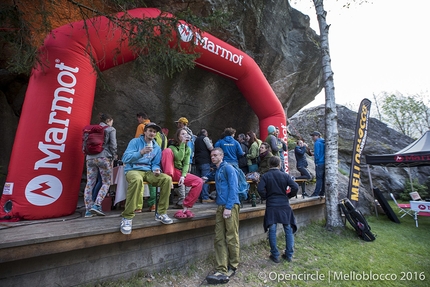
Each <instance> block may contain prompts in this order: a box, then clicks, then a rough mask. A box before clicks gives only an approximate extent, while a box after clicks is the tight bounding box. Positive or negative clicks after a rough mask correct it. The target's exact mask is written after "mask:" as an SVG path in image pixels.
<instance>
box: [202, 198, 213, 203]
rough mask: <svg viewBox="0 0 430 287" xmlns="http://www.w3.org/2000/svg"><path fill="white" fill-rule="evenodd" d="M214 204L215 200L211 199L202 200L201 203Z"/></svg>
mask: <svg viewBox="0 0 430 287" xmlns="http://www.w3.org/2000/svg"><path fill="white" fill-rule="evenodd" d="M214 202H215V200H213V199H210V198H209V199H202V203H214Z"/></svg>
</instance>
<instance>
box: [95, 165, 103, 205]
mask: <svg viewBox="0 0 430 287" xmlns="http://www.w3.org/2000/svg"><path fill="white" fill-rule="evenodd" d="M102 185H103V182H102V175H101V174H100V172H98V173H97V181H96V185H95V186H94V188H93V201H94V202H95V201H96V199H97V195H98V194H99V190H100V188H101V187H102Z"/></svg>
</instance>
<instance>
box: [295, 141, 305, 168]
mask: <svg viewBox="0 0 430 287" xmlns="http://www.w3.org/2000/svg"><path fill="white" fill-rule="evenodd" d="M305 154H306V147H305V146H302V147H300V146H296V147H295V148H294V155H295V156H296V161H297V164H296V166H297V168H300V167H305V168H306V167H308V161H307V159H306V155H305Z"/></svg>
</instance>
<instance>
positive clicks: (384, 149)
mask: <svg viewBox="0 0 430 287" xmlns="http://www.w3.org/2000/svg"><path fill="white" fill-rule="evenodd" d="M337 114H338V131H339V138H338V142H339V150H338V152H339V155H338V157H339V199H342V198H345V197H346V194H347V189H348V182H349V172H350V167H351V164H352V163H351V155H352V146H353V140H354V134H355V125H356V120H357V112H354V111H351V110H349V109H348V108H346V107H343V106H337ZM289 121H290V125H289V131H290V132H291V134H292V135H293V136H294V137H300V136H302V137H303V138H304V139H305V141H306V142H307V143H308V145H309V146H310V148H311V149H312V147H313V142H312V140H311V137H310V135H309V134H310V133H311V132H313V131H314V130H316V131H319V132H321V133H322V137H324V134H325V123H324V106H323V105H321V106H318V107H314V108H310V109H306V110H302V111H300V112H299V113H297V114H295V115H294V116H293V117H291V118H290V119H289ZM413 141H414V140H413V139H412V138H410V137H408V136H405V135H403V134H401V133H399V132H397V131H395V130H393V129H391V128H389V127H388V126H387V125H386V124H384V123H382V122H381V121H379V120H377V119H375V118H370V120H369V126H368V137H367V142H366V146H365V148H364V150H363V157H362V159H361V163H362V164H361V166H360V167H361V184H360V200H359V204H360V206H361V207H360V209H361V210H362V211H363V212H364V213H368V212H370V211H371V210H373V193H372V190H371V188H370V181H369V173H368V169H367V165H366V163H365V158H364V155H376V154H391V153H395V152H398V151H399V150H401V149H403V148H404V147H406V146H408V145H409V144H410V143H412V142H413ZM308 163H309V169H310V171H311V172H312V173H313V174H314V175H315V165H314V163H313V158H308ZM289 165H290V169H291V170H292V173H293V174H294V173H297V174H298V172H297V171H296V170H295V166H296V165H295V158H294V152H293V151H291V152H290V153H289ZM408 172H409V168H400V167H381V166H371V167H370V174H371V177H372V183H373V186H374V187H378V188H379V189H380V190H381V191H382V192H383V193H384V195H385V196H386V197H387V198H388V197H389V193H390V192H392V193H393V194H398V193H401V192H402V191H403V189H404V183H405V180H406V179H409V173H408ZM410 172H411V176H412V178H417V179H418V180H419V181H420V182H421V183H423V182H425V180H426V179H427V177H428V176H430V167H418V168H417V167H414V168H411V169H410ZM310 188H311V187H310Z"/></svg>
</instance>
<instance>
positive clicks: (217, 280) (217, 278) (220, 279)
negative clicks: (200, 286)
mask: <svg viewBox="0 0 430 287" xmlns="http://www.w3.org/2000/svg"><path fill="white" fill-rule="evenodd" d="M229 280H230V279H229V278H228V276H227V275H225V274H222V273H221V272H218V271H217V272H215V273H214V274H211V275H208V276H207V277H206V281H207V282H208V284H225V283H228V281H229Z"/></svg>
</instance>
